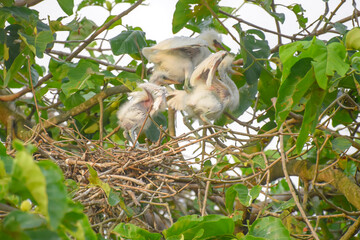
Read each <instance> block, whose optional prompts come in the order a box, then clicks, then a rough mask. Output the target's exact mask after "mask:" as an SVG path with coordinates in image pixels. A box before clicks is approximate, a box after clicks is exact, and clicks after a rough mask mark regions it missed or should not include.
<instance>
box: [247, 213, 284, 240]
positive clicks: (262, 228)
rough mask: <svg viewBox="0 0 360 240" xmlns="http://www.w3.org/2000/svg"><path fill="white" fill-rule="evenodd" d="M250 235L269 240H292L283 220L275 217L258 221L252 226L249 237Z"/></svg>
mask: <svg viewBox="0 0 360 240" xmlns="http://www.w3.org/2000/svg"><path fill="white" fill-rule="evenodd" d="M248 235H249V236H253V237H262V238H265V239H268V240H289V239H291V238H290V233H289V231H288V230H287V229H286V228H285V226H284V225H283V224H282V222H281V220H280V219H279V218H275V217H265V218H260V219H257V220H256V221H255V222H254V223H253V224H252V225H251V227H250V229H249V233H248V234H247V236H248ZM246 239H248V238H246ZM249 239H251V238H249Z"/></svg>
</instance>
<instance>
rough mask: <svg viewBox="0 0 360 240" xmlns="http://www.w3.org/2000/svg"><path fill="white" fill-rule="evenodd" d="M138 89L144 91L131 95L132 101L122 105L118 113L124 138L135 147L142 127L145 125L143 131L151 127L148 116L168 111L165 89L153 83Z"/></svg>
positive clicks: (144, 84) (145, 84)
mask: <svg viewBox="0 0 360 240" xmlns="http://www.w3.org/2000/svg"><path fill="white" fill-rule="evenodd" d="M138 87H140V88H142V89H143V90H142V91H136V92H132V93H129V95H130V96H131V97H132V98H131V100H130V101H127V102H126V103H124V104H123V105H121V107H120V109H119V110H118V112H117V117H118V119H119V125H120V127H121V128H123V129H124V136H125V137H126V138H127V139H128V140H129V141H131V142H132V143H133V144H134V145H135V146H136V145H137V143H136V139H137V135H138V134H139V131H140V129H141V127H142V126H143V125H144V126H143V130H146V129H147V128H148V127H149V126H150V125H151V121H150V120H149V119H148V118H147V114H149V115H150V116H154V115H156V114H157V113H159V112H160V111H164V110H165V109H166V98H165V96H166V90H165V88H164V87H161V86H158V85H156V84H153V83H143V84H140V85H138Z"/></svg>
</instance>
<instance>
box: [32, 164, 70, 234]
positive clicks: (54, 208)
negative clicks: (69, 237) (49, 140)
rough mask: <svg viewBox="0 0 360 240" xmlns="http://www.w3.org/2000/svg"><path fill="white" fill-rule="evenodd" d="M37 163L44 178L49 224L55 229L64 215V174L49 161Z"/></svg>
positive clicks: (65, 203) (65, 202)
mask: <svg viewBox="0 0 360 240" xmlns="http://www.w3.org/2000/svg"><path fill="white" fill-rule="evenodd" d="M38 165H39V167H40V169H41V171H42V173H43V174H44V176H45V179H46V192H47V195H48V200H49V203H48V212H49V217H50V225H51V227H52V228H53V229H57V227H58V226H59V224H60V222H61V220H62V218H63V217H64V215H65V211H64V209H66V207H67V198H66V194H67V191H66V187H65V185H64V176H63V173H62V171H61V170H60V168H59V167H58V166H57V165H56V164H55V163H53V162H51V161H41V162H39V163H38Z"/></svg>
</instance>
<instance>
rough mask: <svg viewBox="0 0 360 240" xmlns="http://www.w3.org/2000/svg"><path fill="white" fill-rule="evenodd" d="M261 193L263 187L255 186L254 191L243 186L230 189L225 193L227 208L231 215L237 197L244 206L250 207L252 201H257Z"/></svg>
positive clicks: (238, 185)
mask: <svg viewBox="0 0 360 240" xmlns="http://www.w3.org/2000/svg"><path fill="white" fill-rule="evenodd" d="M260 191H261V186H254V187H253V188H252V189H250V191H249V189H248V188H247V187H246V186H245V185H243V184H241V183H238V184H235V185H233V186H231V187H230V188H228V189H227V190H226V192H225V206H226V209H227V211H228V212H229V213H233V207H234V201H235V197H236V196H237V197H238V198H239V201H240V203H241V204H243V205H244V206H246V207H248V206H250V205H251V203H252V201H253V200H254V199H256V198H257V197H258V196H259V194H260Z"/></svg>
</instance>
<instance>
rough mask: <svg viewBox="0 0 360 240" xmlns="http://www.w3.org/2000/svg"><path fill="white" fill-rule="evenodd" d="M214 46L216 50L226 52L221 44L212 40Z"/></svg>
mask: <svg viewBox="0 0 360 240" xmlns="http://www.w3.org/2000/svg"><path fill="white" fill-rule="evenodd" d="M214 46H215V48H216V50H219V51H220V50H224V51H227V50H226V48H225V47H224V46H223V45H222V44H221V43H219V42H218V41H216V40H214Z"/></svg>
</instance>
